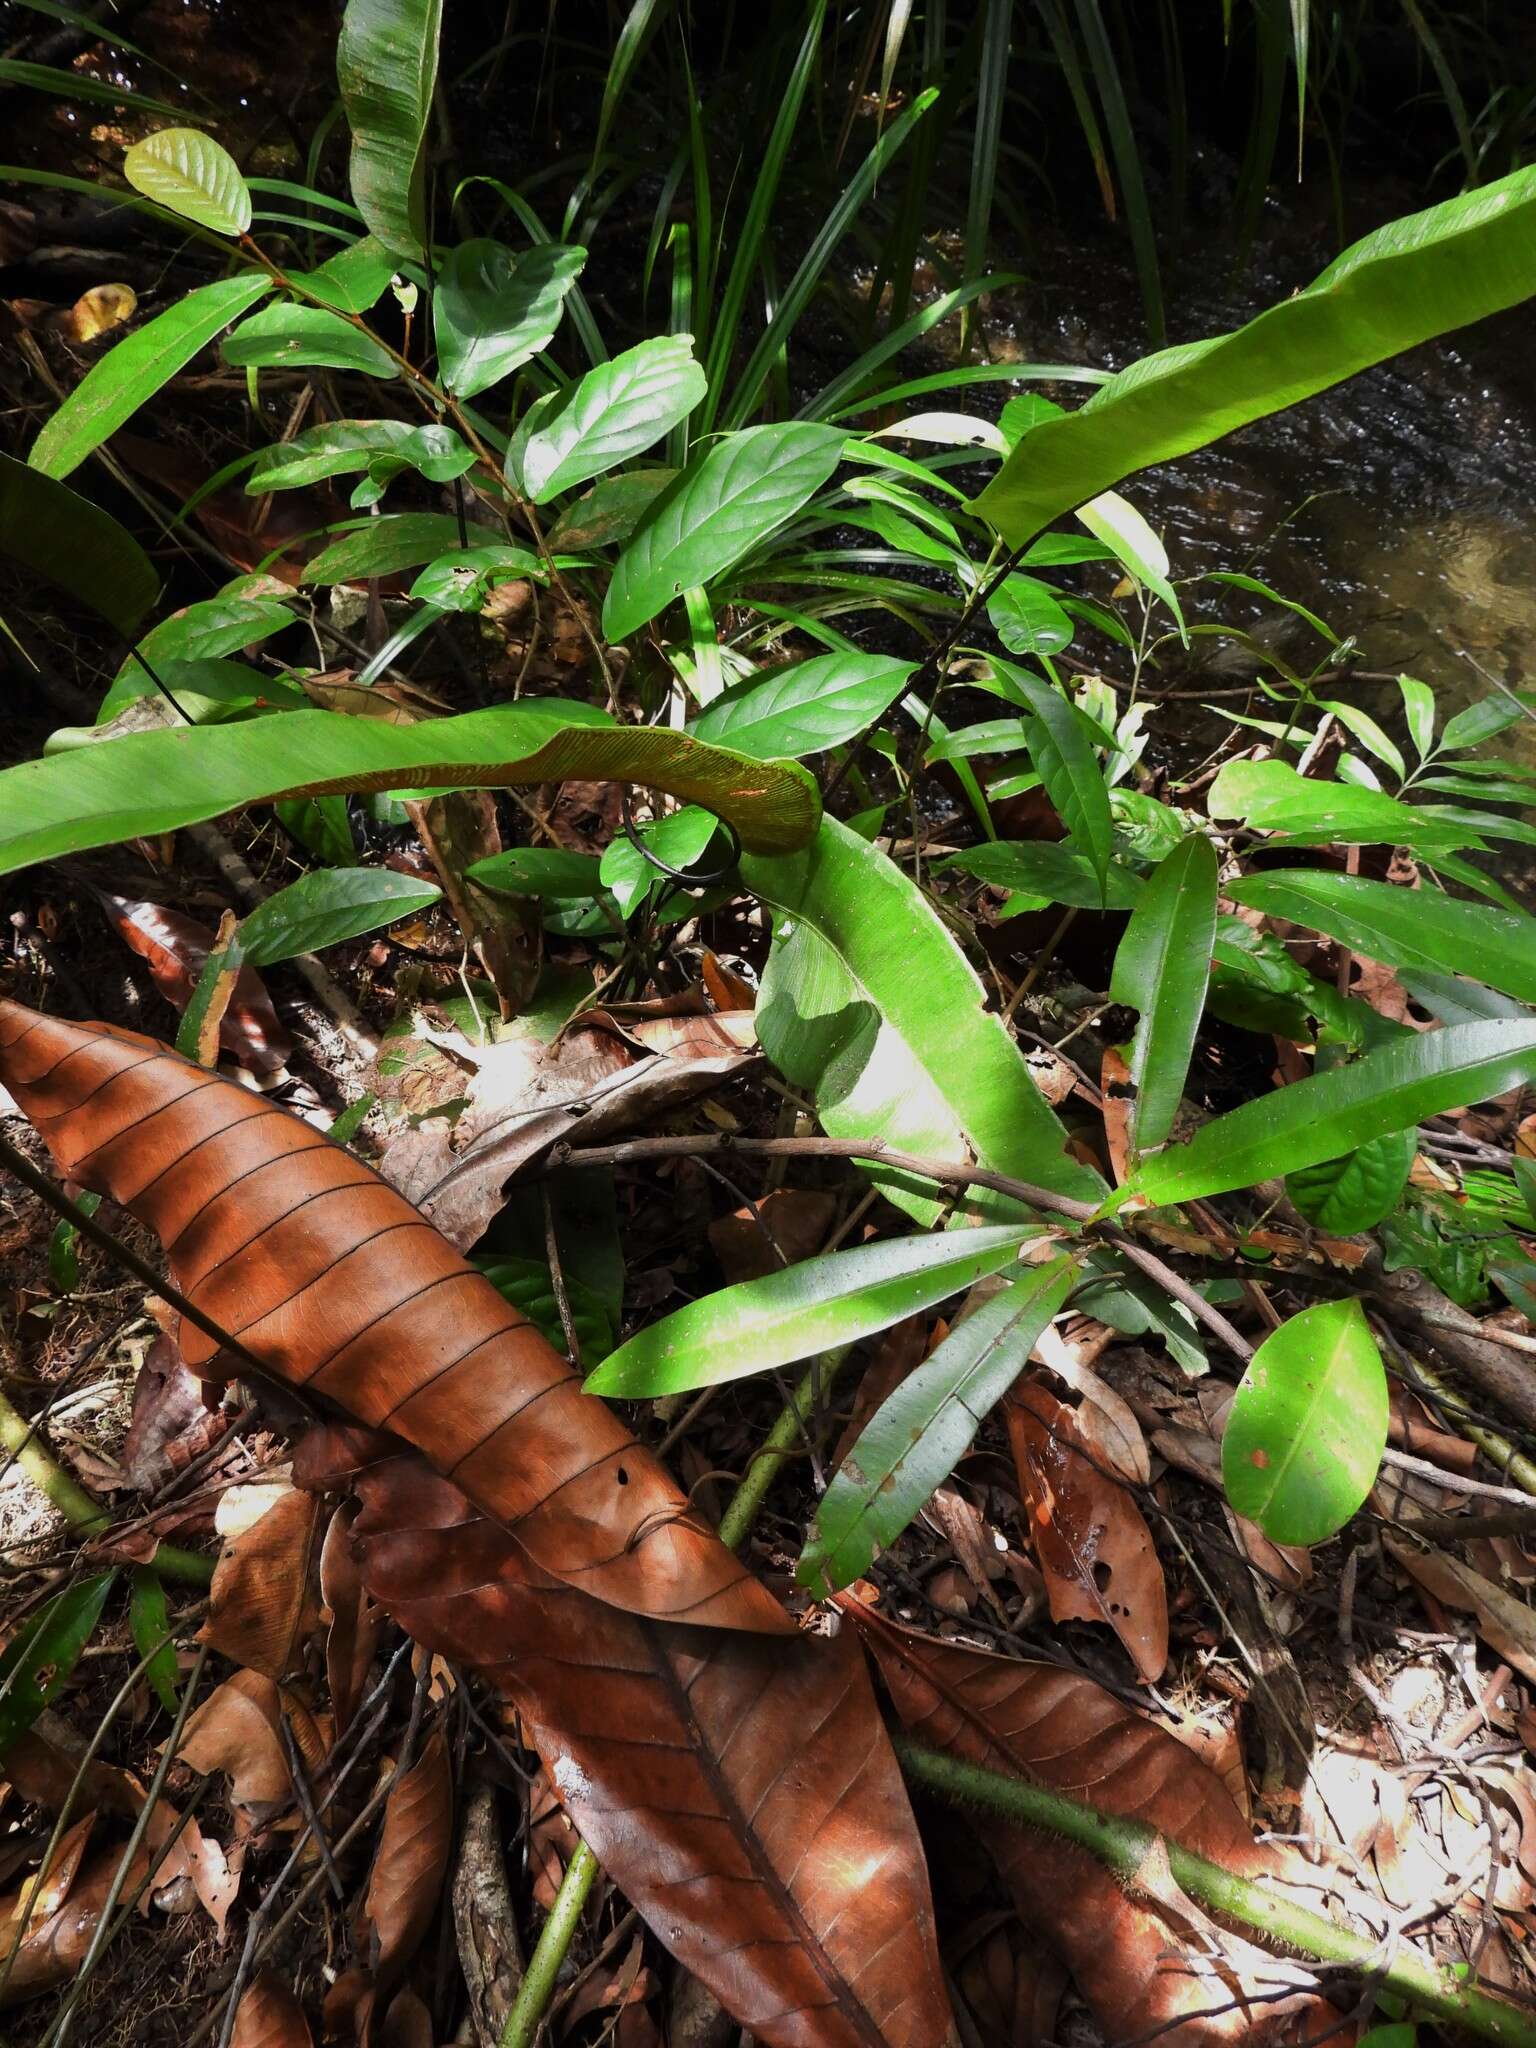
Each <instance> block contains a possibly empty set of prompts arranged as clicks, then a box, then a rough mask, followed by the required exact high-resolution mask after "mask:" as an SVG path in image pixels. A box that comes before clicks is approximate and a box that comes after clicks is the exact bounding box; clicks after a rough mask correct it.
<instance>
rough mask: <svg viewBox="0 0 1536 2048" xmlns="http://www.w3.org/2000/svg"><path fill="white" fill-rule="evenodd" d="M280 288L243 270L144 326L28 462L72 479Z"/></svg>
mask: <svg viewBox="0 0 1536 2048" xmlns="http://www.w3.org/2000/svg"><path fill="white" fill-rule="evenodd" d="M271 289H272V286H271V281H270V280H269V279H268V277H267V276H266V274H265V272H264V271H260V270H243V271H241V272H239V273H238V275H236V276H234V277H225V278H220V280H219V281H218V283H217V284H205V285H200V286H199V287H198V288H197V290H196V291H192V292H188V293H187V295H186V297H185V298H183V299H178V300H177V301H176V303H175V305H174V306H168V307H167V308H166V310H165V311H164V312H163V313H161V314H158V315H157V316H156V318H155V319H153V320H149V321H146V322H145V324H144V325H143V326H142V327H136V328H135V329H134V331H133V333H132V334H129V335H126V336H125V337H124V338H123V340H121V341H120V342H118V343H117V345H116V347H114V348H110V349H108V350H107V353H106V354H105V355H104V356H103V357H102V358H101V360H100V361H99V362H96V363H93V364H92V365H91V367H90V369H88V370H87V371H86V373H85V375H84V376H83V377H82V378H81V380H80V382H79V383H78V384H77V385H76V386H75V388H74V390H73V391H72V392H71V393H70V394H69V396H68V398H66V399H65V401H64V403H63V404H62V405H61V406H60V407H59V409H58V411H57V412H55V413H54V414H53V415H52V417H51V418H50V419H49V420H48V421H47V422H46V423H45V425H44V427H43V430H42V432H41V433H40V434H39V435H38V437H37V439H36V440H35V441H34V442H33V443H32V450H31V453H30V454H29V455H28V457H27V461H28V462H29V463H30V464H31V466H32V467H33V468H34V469H40V470H41V471H42V472H43V474H44V475H45V476H53V477H62V476H68V475H69V473H70V471H71V470H72V469H78V468H79V466H80V464H81V463H82V462H84V460H85V458H86V456H87V455H89V454H90V453H91V451H92V449H94V448H99V447H100V446H101V444H102V442H103V441H105V440H106V439H107V438H108V436H109V435H112V434H115V433H116V432H117V430H118V428H119V427H120V426H122V425H123V423H124V421H125V420H130V419H132V417H133V415H134V414H135V413H136V412H137V411H138V409H139V407H140V406H141V405H143V404H145V403H146V401H147V400H149V399H151V398H153V397H154V395H155V393H156V392H157V391H158V390H159V389H160V388H161V386H162V385H164V384H168V383H169V382H170V380H171V379H172V377H174V376H175V375H176V373H177V371H178V370H184V369H185V368H186V366H187V364H188V363H190V362H191V360H192V358H193V357H194V356H195V355H196V354H197V352H198V350H199V349H203V348H206V347H207V346H208V344H209V342H210V341H212V340H214V339H215V337H216V336H217V335H219V334H221V333H222V332H223V330H224V329H225V328H226V327H227V326H228V325H229V324H230V322H231V321H232V320H238V319H239V317H240V315H241V314H242V313H243V312H245V310H246V309H247V307H249V306H254V305H255V303H256V301H257V300H258V299H259V298H261V297H263V296H264V295H265V294H266V293H267V292H269V291H270V290H271Z"/></svg>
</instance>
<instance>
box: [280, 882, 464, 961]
mask: <svg viewBox="0 0 1536 2048" xmlns="http://www.w3.org/2000/svg"><path fill="white" fill-rule="evenodd" d="M442 893H443V892H442V890H441V889H439V888H438V887H437V885H436V884H435V883H433V882H423V881H419V880H417V878H416V877H415V876H414V875H397V874H395V873H394V872H393V870H392V869H389V868H326V869H319V870H317V871H316V872H315V873H314V874H312V875H301V876H300V877H299V879H298V880H297V881H296V882H290V883H289V884H288V886H287V888H286V889H279V890H278V891H277V893H276V894H275V895H273V896H269V897H268V898H267V900H266V901H265V902H264V903H258V904H257V906H256V908H255V909H254V910H253V911H252V912H251V914H250V916H249V917H247V918H246V919H245V920H244V922H243V923H242V924H241V926H240V944H241V947H242V949H243V951H244V953H245V957H246V960H247V962H248V963H249V965H250V966H252V967H272V966H275V965H276V963H277V962H278V961H279V960H291V959H292V958H293V957H294V955H295V954H296V953H318V952H320V951H321V950H322V949H323V948H324V947H326V946H336V945H340V943H341V941H342V940H343V939H355V938H358V937H360V936H361V934H362V933H364V932H372V931H377V930H378V928H379V926H380V925H387V924H398V923H399V921H400V920H401V918H405V917H414V916H415V915H416V914H417V912H418V911H422V910H425V909H426V908H427V906H428V905H429V904H432V903H436V902H437V901H438V900H439V899H440V898H441V896H442Z"/></svg>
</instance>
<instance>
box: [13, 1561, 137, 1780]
mask: <svg viewBox="0 0 1536 2048" xmlns="http://www.w3.org/2000/svg"><path fill="white" fill-rule="evenodd" d="M116 1579H117V1573H116V1572H115V1571H106V1572H93V1573H91V1575H90V1576H89V1577H88V1578H83V1579H75V1580H73V1581H72V1582H71V1583H70V1584H69V1585H67V1586H66V1587H65V1588H64V1590H63V1591H62V1592H61V1593H58V1594H56V1595H55V1596H54V1598H53V1599H52V1600H50V1601H49V1603H48V1605H47V1606H46V1607H45V1608H44V1609H43V1611H42V1613H41V1614H39V1615H36V1616H35V1617H34V1618H33V1619H32V1620H31V1621H27V1622H24V1623H23V1624H22V1626H21V1628H20V1629H19V1631H18V1632H17V1633H16V1634H15V1635H14V1636H13V1637H12V1638H11V1640H10V1642H8V1643H7V1644H6V1646H5V1650H4V1652H3V1653H0V1763H3V1762H4V1761H5V1758H6V1757H7V1756H8V1755H9V1753H10V1749H11V1745H12V1743H13V1742H15V1740H16V1738H17V1736H18V1735H24V1734H25V1733H26V1731H27V1730H28V1729H29V1728H30V1727H31V1726H32V1723H33V1722H34V1721H35V1720H36V1719H37V1717H38V1715H39V1714H40V1713H41V1712H42V1711H43V1709H44V1707H46V1706H47V1704H48V1702H49V1701H50V1700H51V1699H52V1698H53V1697H54V1696H55V1694H57V1693H58V1692H59V1690H60V1689H61V1688H62V1687H63V1686H64V1685H65V1684H66V1683H67V1682H68V1680H69V1677H70V1674H71V1673H72V1672H73V1670H74V1668H75V1666H76V1664H78V1663H79V1661H80V1652H81V1651H82V1650H83V1649H84V1648H85V1646H86V1644H87V1643H88V1642H89V1641H90V1639H91V1637H92V1635H93V1634H94V1633H95V1629H96V1624H97V1622H98V1621H100V1619H101V1610H102V1608H103V1607H105V1605H106V1603H107V1595H108V1593H110V1592H111V1590H112V1587H113V1584H114V1583H115V1581H116Z"/></svg>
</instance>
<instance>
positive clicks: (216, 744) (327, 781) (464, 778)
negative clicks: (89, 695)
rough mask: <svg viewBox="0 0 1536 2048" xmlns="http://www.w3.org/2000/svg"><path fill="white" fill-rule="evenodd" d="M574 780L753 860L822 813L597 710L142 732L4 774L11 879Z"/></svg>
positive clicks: (800, 798) (781, 778)
mask: <svg viewBox="0 0 1536 2048" xmlns="http://www.w3.org/2000/svg"><path fill="white" fill-rule="evenodd" d="M569 776H576V777H580V778H582V779H587V780H594V781H633V782H642V783H644V784H646V785H647V786H648V787H650V788H653V789H662V790H666V791H668V792H669V793H671V794H672V795H675V796H681V797H684V798H686V799H689V800H693V801H697V802H699V803H702V804H706V805H708V807H709V808H710V809H711V810H714V811H716V812H718V813H719V815H720V816H721V817H724V818H726V819H728V820H729V821H730V823H731V824H733V825H734V826H735V828H736V830H737V832H738V833H739V834H740V835H741V839H742V843H743V845H745V846H747V847H749V848H750V849H751V850H752V851H753V852H755V853H783V852H788V851H791V850H792V849H793V848H795V847H796V846H800V845H803V844H804V843H805V841H806V839H807V838H808V837H809V836H810V835H811V833H812V832H814V830H815V827H816V819H817V816H818V815H819V811H820V802H819V799H818V797H817V793H816V785H815V783H814V782H813V781H812V780H811V778H810V776H809V775H807V774H806V773H805V771H804V769H802V768H796V767H794V766H792V765H790V764H778V763H775V764H772V765H769V764H765V763H763V762H760V761H749V760H748V759H747V757H746V756H745V755H743V754H736V753H732V752H730V751H729V750H728V749H726V748H724V747H711V746H708V745H706V744H705V743H704V742H703V741H701V740H695V739H690V738H689V737H688V735H687V734H685V733H680V732H672V731H668V730H665V729H663V728H660V727H642V726H625V725H617V724H615V723H614V721H613V720H612V719H610V718H608V717H607V716H606V715H605V714H604V713H602V712H600V711H597V710H595V709H593V708H592V707H591V706H588V705H584V704H576V703H558V702H550V703H538V704H531V703H529V704H500V705H495V706H493V707H492V708H491V709H489V710H486V711H470V712H466V713H465V714H464V715H463V716H462V717H458V718H441V719H426V720H422V721H421V722H419V723H417V724H415V725H390V724H387V723H386V722H385V721H384V720H383V719H378V718H349V717H348V716H346V715H345V714H344V713H342V712H338V711H292V712H284V713H283V714H282V715H281V716H279V717H276V718H258V719H254V720H252V721H251V722H250V723H248V724H243V725H212V726H204V727H202V728H200V729H198V730H197V731H189V730H187V729H186V728H184V727H183V728H177V729H173V730H167V731H160V732H145V733H133V734H129V735H127V736H125V737H123V738H121V739H111V740H103V741H102V742H101V743H100V744H99V745H97V746H94V747H83V748H79V749H76V750H75V751H73V752H70V753H67V754H55V755H51V756H48V757H45V758H44V759H43V760H41V761H23V762H21V763H20V764H19V765H18V766H17V767H15V768H9V769H5V770H4V771H0V873H4V872H8V871H9V870H11V869H13V868H20V867H26V866H27V865H29V863H31V862H32V861H35V860H51V859H53V858H54V857H55V856H56V855H58V854H61V853H78V852H80V851H81V850H82V849H83V848H85V847H89V846H110V845H112V844H113V843H114V842H115V841H117V840H120V839H130V838H136V837H139V836H140V835H143V834H148V833H154V832H171V831H175V830H176V828H177V827H178V826H181V825H190V824H194V823H196V822H197V821H198V820H199V819H202V818H216V817H218V816H219V814H220V813H221V812H223V811H233V810H238V809H240V808H241V806H242V805H244V804H253V803H271V802H273V801H274V800H276V799H278V798H286V797H323V796H331V795H335V794H339V793H342V792H345V791H360V792H361V791H367V790H375V789H432V788H438V787H441V786H442V785H444V784H449V785H452V786H454V787H457V788H466V789H509V788H513V787H521V786H524V785H526V784H529V783H535V782H558V781H561V780H563V779H565V778H566V777H569ZM993 1021H994V1022H995V1021H996V1020H995V1019H994V1020H993ZM998 1028H999V1030H1000V1031H1001V1026H999V1027H998Z"/></svg>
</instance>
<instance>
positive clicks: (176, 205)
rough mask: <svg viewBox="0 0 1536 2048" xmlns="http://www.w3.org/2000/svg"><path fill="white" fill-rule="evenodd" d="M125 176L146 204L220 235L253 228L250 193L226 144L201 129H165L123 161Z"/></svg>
mask: <svg viewBox="0 0 1536 2048" xmlns="http://www.w3.org/2000/svg"><path fill="white" fill-rule="evenodd" d="M123 176H124V177H125V178H126V179H127V180H128V182H129V184H130V185H131V186H132V187H133V188H134V190H135V191H136V192H142V193H143V194H144V196H145V198H146V199H154V200H158V202H159V203H160V205H161V206H164V207H168V208H169V209H170V211H171V212H172V213H179V214H180V215H181V217H182V219H183V220H190V221H196V223H197V225H198V226H199V227H203V228H211V229H212V230H213V232H214V233H215V234H216V235H243V234H244V233H245V231H246V229H247V228H248V227H249V226H250V224H251V194H250V188H249V186H248V185H247V184H246V182H245V180H244V178H242V177H241V175H240V166H239V165H238V164H237V163H236V162H235V160H234V158H233V157H232V156H231V155H230V153H229V151H228V150H227V149H225V147H224V146H223V144H222V143H219V142H215V141H214V139H213V137H212V136H211V135H204V134H203V133H202V132H201V130H199V129H197V128H161V129H159V130H158V131H157V132H156V133H155V134H153V135H146V136H145V138H144V140H143V141H142V142H136V143H135V144H134V145H133V147H132V149H130V150H129V151H128V153H127V155H126V156H125V157H124V158H123Z"/></svg>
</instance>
